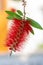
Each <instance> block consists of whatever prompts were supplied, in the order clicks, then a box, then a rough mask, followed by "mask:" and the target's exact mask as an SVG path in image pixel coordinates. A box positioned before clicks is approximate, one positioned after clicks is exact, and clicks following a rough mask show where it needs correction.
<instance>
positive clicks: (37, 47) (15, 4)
mask: <svg viewBox="0 0 43 65" xmlns="http://www.w3.org/2000/svg"><path fill="white" fill-rule="evenodd" d="M3 1H4V0H3ZM5 1H6V2H7V3H6V4H7V6H6V5H5V6H6V10H10V9H12V8H14V9H19V10H21V11H22V12H23V6H22V0H5ZM26 2H27V3H26V4H27V5H26V13H27V14H26V16H28V17H30V18H32V19H34V20H36V21H37V22H38V23H39V24H40V25H41V26H42V27H43V11H42V8H43V0H26ZM0 3H1V0H0ZM0 9H1V4H0ZM4 10H5V9H4ZM1 15H2V14H1ZM1 15H0V16H1ZM4 16H6V15H4ZM33 29H34V32H35V34H34V35H32V34H31V33H30V36H28V37H27V39H26V41H25V42H24V43H25V45H24V47H23V49H21V51H20V52H16V53H14V52H12V56H11V57H10V56H9V54H10V51H9V50H8V49H7V48H3V46H2V47H1V46H0V48H1V50H0V51H2V50H3V51H4V50H5V51H4V52H3V53H2V54H1V53H0V65H14V64H15V65H43V30H39V29H36V28H33ZM2 34H3V33H2ZM4 34H5V33H4ZM0 43H1V42H0ZM2 48H3V49H2Z"/></svg>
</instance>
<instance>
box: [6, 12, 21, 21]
mask: <svg viewBox="0 0 43 65" xmlns="http://www.w3.org/2000/svg"><path fill="white" fill-rule="evenodd" d="M6 13H7V14H8V15H9V16H8V17H7V18H8V19H14V18H16V19H20V20H21V19H22V17H21V16H20V15H18V14H17V13H15V12H11V11H6Z"/></svg>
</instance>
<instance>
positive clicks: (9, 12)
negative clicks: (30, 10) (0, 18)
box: [5, 11, 14, 15]
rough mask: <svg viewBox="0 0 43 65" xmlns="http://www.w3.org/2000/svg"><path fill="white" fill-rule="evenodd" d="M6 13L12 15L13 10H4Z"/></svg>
mask: <svg viewBox="0 0 43 65" xmlns="http://www.w3.org/2000/svg"><path fill="white" fill-rule="evenodd" d="M5 12H6V13H7V14H8V15H14V12H12V11H5Z"/></svg>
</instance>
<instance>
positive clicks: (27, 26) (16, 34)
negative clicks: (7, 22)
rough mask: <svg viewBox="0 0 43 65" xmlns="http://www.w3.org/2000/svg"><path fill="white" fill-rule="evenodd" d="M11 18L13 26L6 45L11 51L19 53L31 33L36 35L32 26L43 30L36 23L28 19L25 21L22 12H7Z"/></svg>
mask: <svg viewBox="0 0 43 65" xmlns="http://www.w3.org/2000/svg"><path fill="white" fill-rule="evenodd" d="M6 12H7V13H8V14H9V16H8V19H11V20H12V23H11V26H9V27H10V28H9V30H8V34H7V39H6V45H7V46H8V47H9V49H10V50H13V51H18V50H20V48H21V47H22V45H23V42H24V41H25V39H26V37H27V35H29V32H31V33H32V34H34V31H33V29H32V27H31V26H33V27H35V28H38V29H43V28H42V27H41V26H40V25H39V24H38V23H37V22H36V21H34V20H32V19H30V18H28V17H27V19H23V18H22V16H23V14H22V12H21V11H20V10H17V11H16V12H14V10H13V12H11V11H6Z"/></svg>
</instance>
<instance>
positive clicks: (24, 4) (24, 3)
mask: <svg viewBox="0 0 43 65" xmlns="http://www.w3.org/2000/svg"><path fill="white" fill-rule="evenodd" d="M23 6H24V17H23V19H24V20H25V15H26V12H25V6H26V1H25V0H23Z"/></svg>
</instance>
